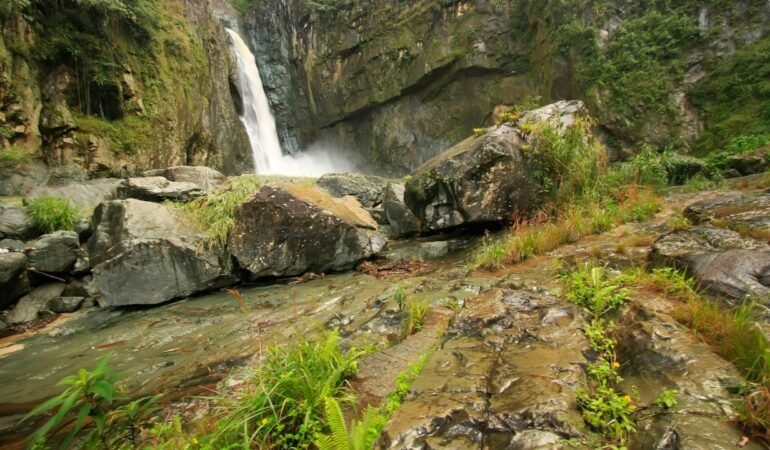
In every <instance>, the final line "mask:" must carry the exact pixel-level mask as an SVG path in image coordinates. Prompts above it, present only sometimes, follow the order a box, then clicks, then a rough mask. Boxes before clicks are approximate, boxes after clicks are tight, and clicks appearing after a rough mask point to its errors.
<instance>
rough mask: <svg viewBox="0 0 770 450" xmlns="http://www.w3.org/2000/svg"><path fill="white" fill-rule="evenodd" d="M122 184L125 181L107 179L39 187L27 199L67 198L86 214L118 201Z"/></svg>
mask: <svg viewBox="0 0 770 450" xmlns="http://www.w3.org/2000/svg"><path fill="white" fill-rule="evenodd" d="M122 184H123V180H120V179H116V178H105V179H99V180H92V181H84V182H81V183H70V184H66V185H62V186H39V187H36V188H34V189H32V190H31V191H30V192H29V193H28V194H27V196H26V198H28V199H35V198H38V197H61V198H66V199H67V200H69V201H70V202H72V203H73V204H74V205H75V206H77V207H78V208H80V210H81V212H84V213H85V212H88V211H90V210H92V209H93V208H95V207H96V206H97V205H98V204H99V203H102V202H106V201H108V200H114V199H116V198H117V197H118V187H119V186H121V185H122Z"/></svg>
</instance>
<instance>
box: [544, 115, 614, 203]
mask: <svg viewBox="0 0 770 450" xmlns="http://www.w3.org/2000/svg"><path fill="white" fill-rule="evenodd" d="M531 141H532V146H531V149H532V150H531V151H532V152H533V154H534V158H533V159H534V162H535V164H537V165H538V167H537V168H536V169H535V173H534V175H535V176H536V177H538V178H539V179H540V182H541V183H540V184H541V186H542V187H543V190H544V193H545V194H546V196H547V197H548V198H550V199H553V201H555V202H556V203H557V204H560V205H564V204H569V203H572V202H575V201H576V200H578V199H585V198H595V197H597V196H598V195H599V194H600V192H599V190H600V189H599V186H600V184H601V178H602V175H604V173H605V171H606V168H607V152H606V151H605V149H604V147H603V146H602V145H601V143H600V142H599V141H598V140H596V138H595V137H594V135H593V133H591V121H590V120H588V119H584V118H576V119H575V121H574V122H573V123H572V124H571V125H569V126H568V127H566V129H564V130H562V129H560V128H559V126H558V125H556V124H554V123H550V122H542V123H539V124H536V125H534V128H533V129H532V134H531Z"/></svg>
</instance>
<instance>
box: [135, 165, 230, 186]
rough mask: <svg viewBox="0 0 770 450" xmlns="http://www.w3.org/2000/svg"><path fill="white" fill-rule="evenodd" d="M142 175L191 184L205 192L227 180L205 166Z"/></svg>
mask: <svg viewBox="0 0 770 450" xmlns="http://www.w3.org/2000/svg"><path fill="white" fill-rule="evenodd" d="M143 175H144V176H145V177H163V178H165V179H167V180H169V181H176V182H181V183H193V184H195V185H197V186H198V187H199V188H200V189H201V190H203V191H206V192H213V191H215V190H217V188H219V187H220V186H221V185H222V183H224V182H225V180H227V178H226V177H225V176H224V175H222V173H221V172H219V171H217V170H214V169H212V168H211V167H206V166H174V167H167V168H165V169H154V170H147V171H145V172H144V174H143Z"/></svg>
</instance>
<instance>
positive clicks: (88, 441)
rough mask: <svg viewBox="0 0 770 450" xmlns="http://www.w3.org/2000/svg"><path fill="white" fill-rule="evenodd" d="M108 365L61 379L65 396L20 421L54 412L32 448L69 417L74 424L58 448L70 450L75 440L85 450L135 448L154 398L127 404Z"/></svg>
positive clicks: (106, 360)
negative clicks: (81, 442)
mask: <svg viewBox="0 0 770 450" xmlns="http://www.w3.org/2000/svg"><path fill="white" fill-rule="evenodd" d="M108 363H109V357H104V358H102V359H101V360H100V361H99V363H98V364H97V365H96V367H95V368H94V370H93V371H90V372H89V371H88V370H86V369H80V371H79V372H78V374H77V375H71V376H68V377H65V378H63V379H62V380H61V381H60V382H59V383H58V384H59V385H65V386H68V387H67V389H66V390H65V391H64V392H62V393H61V394H59V395H57V396H56V397H53V398H52V399H50V400H48V401H46V402H44V403H43V404H41V405H39V406H38V407H36V408H35V409H33V410H32V411H30V412H29V414H27V415H26V416H24V418H23V419H22V421H26V420H29V419H31V418H33V417H36V416H39V415H40V414H42V413H46V412H53V411H55V413H54V414H53V417H51V418H50V419H49V420H48V421H47V422H46V423H45V424H44V425H43V426H41V427H40V428H39V429H37V430H36V431H35V433H34V434H33V435H32V437H31V440H30V443H31V445H32V446H34V445H41V444H42V443H43V442H44V441H45V439H46V437H47V436H49V435H53V434H56V433H57V432H58V431H60V430H61V429H62V428H63V427H64V426H65V425H69V424H70V423H69V422H66V421H65V419H67V418H69V417H70V416H74V422H71V427H70V430H69V432H68V433H67V435H66V436H65V437H64V439H63V440H62V441H61V443H60V446H59V448H63V449H64V448H70V445H71V444H72V443H73V441H74V440H75V439H76V438H79V439H83V441H84V443H85V447H88V448H96V447H102V448H113V447H115V448H118V447H123V446H128V445H129V444H130V445H131V446H135V445H136V443H137V442H138V439H139V432H140V430H141V427H142V425H143V424H144V423H146V422H147V421H148V419H149V418H150V415H151V414H152V413H153V412H154V411H155V410H156V408H155V407H154V404H155V402H156V401H157V397H147V398H142V399H139V400H134V401H131V402H127V403H126V398H125V396H124V395H123V394H122V392H121V390H120V388H119V386H118V382H119V380H120V377H119V376H118V375H117V374H115V372H114V371H113V370H112V369H110V367H109V366H108ZM119 403H123V404H122V406H118V404H119ZM76 412H77V413H76Z"/></svg>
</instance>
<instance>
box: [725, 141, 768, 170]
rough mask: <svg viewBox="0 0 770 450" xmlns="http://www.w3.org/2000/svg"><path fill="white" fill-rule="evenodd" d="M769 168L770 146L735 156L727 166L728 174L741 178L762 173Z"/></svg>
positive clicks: (729, 160) (728, 161)
mask: <svg viewBox="0 0 770 450" xmlns="http://www.w3.org/2000/svg"><path fill="white" fill-rule="evenodd" d="M768 168H770V145H768V146H765V147H762V148H758V149H756V150H753V151H750V152H746V153H740V154H738V155H733V156H731V157H730V158H729V159H728V160H727V164H726V165H725V169H726V173H735V174H737V175H740V176H746V175H754V174H757V173H762V172H765V171H766V170H767V169H768Z"/></svg>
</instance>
